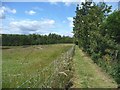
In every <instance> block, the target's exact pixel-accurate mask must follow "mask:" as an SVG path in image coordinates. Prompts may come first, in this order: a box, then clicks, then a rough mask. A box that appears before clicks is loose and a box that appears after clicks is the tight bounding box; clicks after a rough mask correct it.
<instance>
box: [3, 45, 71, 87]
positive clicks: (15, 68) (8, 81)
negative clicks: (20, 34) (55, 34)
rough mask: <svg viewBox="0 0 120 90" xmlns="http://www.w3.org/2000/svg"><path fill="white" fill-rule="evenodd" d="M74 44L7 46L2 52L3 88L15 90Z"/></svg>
mask: <svg viewBox="0 0 120 90" xmlns="http://www.w3.org/2000/svg"><path fill="white" fill-rule="evenodd" d="M71 46H72V44H55V45H36V46H28V47H22V46H9V47H8V46H7V48H6V47H4V48H3V50H2V87H3V88H15V87H17V86H19V85H21V84H22V83H23V82H25V81H26V80H28V79H29V78H31V77H33V76H35V75H36V73H37V72H38V70H39V71H41V70H42V69H43V68H45V67H46V66H48V65H49V64H50V63H51V62H52V61H54V60H56V59H57V58H58V57H60V56H61V54H62V53H65V52H66V51H68V50H69V49H70V48H71Z"/></svg>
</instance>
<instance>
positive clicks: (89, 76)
mask: <svg viewBox="0 0 120 90" xmlns="http://www.w3.org/2000/svg"><path fill="white" fill-rule="evenodd" d="M73 63H74V70H75V73H74V77H73V81H74V82H73V85H74V86H73V88H116V87H117V84H116V83H115V81H114V80H113V79H112V78H111V77H110V76H108V75H107V74H106V73H105V72H104V71H102V70H101V68H100V67H98V66H97V65H96V64H95V63H94V62H93V61H92V60H91V59H90V57H88V56H87V55H86V54H85V53H83V52H82V50H80V49H79V48H78V47H77V46H76V47H75V55H74V57H73Z"/></svg>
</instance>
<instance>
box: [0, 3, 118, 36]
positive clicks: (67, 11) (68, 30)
mask: <svg viewBox="0 0 120 90" xmlns="http://www.w3.org/2000/svg"><path fill="white" fill-rule="evenodd" d="M107 4H109V5H112V6H113V10H114V9H117V3H113V2H112V3H107ZM75 9H76V3H65V2H59V3H58V2H57V3H55V2H3V3H2V6H1V7H0V17H1V18H2V24H3V25H2V28H3V30H2V32H1V33H7V34H33V33H36V34H49V33H56V34H61V35H69V36H72V27H73V24H72V21H73V19H72V17H74V16H75Z"/></svg>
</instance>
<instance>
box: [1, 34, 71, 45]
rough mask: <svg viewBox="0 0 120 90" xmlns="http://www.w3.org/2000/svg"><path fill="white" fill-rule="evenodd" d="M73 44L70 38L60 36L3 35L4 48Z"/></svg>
mask: <svg viewBox="0 0 120 90" xmlns="http://www.w3.org/2000/svg"><path fill="white" fill-rule="evenodd" d="M72 42H73V39H72V38H71V37H69V36H60V35H57V34H51V33H50V34H49V35H38V34H30V35H18V34H2V45H3V46H21V45H43V44H57V43H72Z"/></svg>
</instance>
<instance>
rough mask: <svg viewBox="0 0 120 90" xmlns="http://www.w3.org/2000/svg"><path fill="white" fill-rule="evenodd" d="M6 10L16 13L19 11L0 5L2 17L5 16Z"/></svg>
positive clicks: (0, 16)
mask: <svg viewBox="0 0 120 90" xmlns="http://www.w3.org/2000/svg"><path fill="white" fill-rule="evenodd" d="M5 12H7V13H12V14H15V13H16V12H17V11H16V10H15V9H11V8H8V7H4V6H2V7H0V19H3V18H5Z"/></svg>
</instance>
